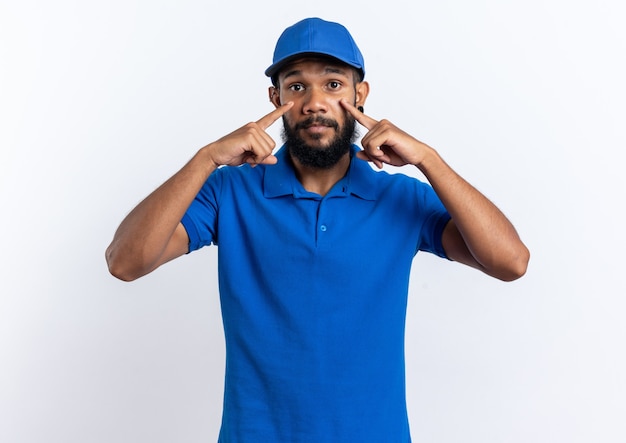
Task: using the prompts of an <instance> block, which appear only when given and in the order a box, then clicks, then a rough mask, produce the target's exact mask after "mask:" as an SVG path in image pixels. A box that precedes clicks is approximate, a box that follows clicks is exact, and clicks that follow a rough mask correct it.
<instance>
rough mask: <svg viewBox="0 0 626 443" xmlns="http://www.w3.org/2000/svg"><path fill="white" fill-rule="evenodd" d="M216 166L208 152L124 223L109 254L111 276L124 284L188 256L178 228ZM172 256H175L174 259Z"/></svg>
mask: <svg viewBox="0 0 626 443" xmlns="http://www.w3.org/2000/svg"><path fill="white" fill-rule="evenodd" d="M215 169H216V165H215V164H214V163H213V162H212V161H211V160H210V159H209V156H208V155H207V152H206V148H203V149H201V150H200V151H198V153H197V154H196V155H195V156H194V157H193V158H192V159H191V160H190V161H189V162H188V163H187V164H186V165H185V166H184V167H183V168H182V169H181V170H180V171H178V172H177V173H176V174H174V175H173V176H172V177H171V178H170V179H169V180H167V181H166V182H165V183H163V184H162V185H161V186H159V187H158V188H157V189H156V190H155V191H153V192H152V193H151V194H150V195H149V196H148V197H146V198H145V199H144V200H143V201H142V202H141V203H139V205H137V206H136V207H135V208H134V209H133V210H132V211H131V212H130V213H129V214H128V215H127V216H126V218H125V219H124V220H123V221H122V223H121V224H120V226H119V228H118V229H117V231H116V232H115V236H114V238H113V241H112V242H111V244H110V245H109V247H108V248H107V251H106V260H107V264H108V266H109V270H110V272H111V273H112V274H113V275H115V276H116V277H118V278H120V279H122V280H134V279H136V278H139V277H141V276H142V275H145V274H147V273H149V272H151V271H152V270H153V269H155V268H156V267H158V266H159V265H161V264H162V263H164V262H165V261H167V260H169V259H172V258H174V257H173V256H175V255H182V254H183V253H185V252H186V250H185V247H186V245H184V244H181V243H182V241H181V240H177V242H178V243H177V244H170V242H171V240H172V236H173V235H174V232H175V230H176V227H177V226H178V224H179V223H180V220H181V219H182V217H183V215H184V214H185V211H186V210H187V208H189V205H190V204H191V202H192V201H193V199H194V197H195V196H196V194H197V193H198V192H199V190H200V188H201V187H202V185H203V184H204V182H205V181H206V180H207V178H208V177H209V175H210V174H211V173H212V172H213V171H214V170H215ZM166 253H167V255H168V256H165V255H164V254H166ZM172 255H173V256H172Z"/></svg>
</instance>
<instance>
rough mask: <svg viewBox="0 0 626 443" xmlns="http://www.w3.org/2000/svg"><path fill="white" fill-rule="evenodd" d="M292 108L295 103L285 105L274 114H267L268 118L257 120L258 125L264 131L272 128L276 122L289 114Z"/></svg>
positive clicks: (275, 110)
mask: <svg viewBox="0 0 626 443" xmlns="http://www.w3.org/2000/svg"><path fill="white" fill-rule="evenodd" d="M292 106H293V102H287V103H285V104H284V105H282V106H279V107H278V108H276V109H274V110H273V111H272V112H270V113H269V114H267V115H266V116H264V117H261V118H260V119H259V120H257V124H258V125H259V126H260V127H261V128H263V130H266V129H267V128H269V127H270V126H272V124H274V122H275V121H276V120H278V119H279V118H280V117H282V116H283V114H284V113H285V112H287V111H288V110H289V109H290V108H291V107H292Z"/></svg>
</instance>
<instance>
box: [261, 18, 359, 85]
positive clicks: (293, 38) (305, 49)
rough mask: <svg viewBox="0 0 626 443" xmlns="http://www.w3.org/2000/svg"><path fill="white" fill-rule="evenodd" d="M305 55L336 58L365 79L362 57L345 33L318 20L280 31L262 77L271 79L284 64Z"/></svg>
mask: <svg viewBox="0 0 626 443" xmlns="http://www.w3.org/2000/svg"><path fill="white" fill-rule="evenodd" d="M306 55H324V56H328V57H333V58H336V59H337V60H339V61H342V62H343V63H346V64H347V65H350V66H352V67H353V68H356V69H357V70H359V71H360V72H361V76H362V77H363V76H365V62H364V61H363V55H362V54H361V51H359V48H358V47H357V45H356V43H355V41H354V39H353V38H352V36H351V35H350V33H349V32H348V30H347V29H346V28H345V27H344V26H343V25H340V24H339V23H333V22H327V21H325V20H322V19H320V18H306V19H304V20H302V21H299V22H298V23H296V24H295V25H293V26H290V27H288V28H287V29H285V30H284V31H283V33H282V34H281V36H280V37H279V39H278V42H277V43H276V48H275V49H274V58H273V63H272V66H270V67H269V68H267V69H266V70H265V75H267V76H268V77H274V75H276V74H277V73H278V71H280V70H281V69H282V68H283V66H285V64H287V63H289V62H291V61H293V60H295V59H297V58H300V57H303V56H306Z"/></svg>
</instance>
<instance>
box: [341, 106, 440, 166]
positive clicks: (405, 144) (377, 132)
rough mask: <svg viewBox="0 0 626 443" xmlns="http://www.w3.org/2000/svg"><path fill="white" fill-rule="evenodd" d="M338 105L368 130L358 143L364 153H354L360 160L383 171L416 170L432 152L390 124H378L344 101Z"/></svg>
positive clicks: (382, 122) (387, 122)
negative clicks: (409, 167)
mask: <svg viewBox="0 0 626 443" xmlns="http://www.w3.org/2000/svg"><path fill="white" fill-rule="evenodd" d="M341 105H342V106H343V107H344V109H345V110H346V111H348V112H349V113H350V115H352V117H354V119H355V120H356V121H358V122H359V123H360V124H361V125H363V126H364V127H365V128H366V129H367V130H368V133H367V134H365V136H364V137H363V139H362V140H361V145H362V146H363V150H362V151H359V152H358V153H357V157H358V158H360V159H361V160H365V161H370V162H373V163H374V164H375V165H376V166H377V167H378V168H382V167H383V164H384V163H386V164H388V165H392V166H404V165H415V166H418V167H419V166H420V164H421V163H422V161H423V159H424V157H425V156H426V154H428V153H429V152H431V151H432V148H430V147H429V146H428V145H426V144H424V143H422V142H420V141H419V140H416V139H415V138H413V137H412V136H410V135H409V134H407V133H406V132H404V131H402V130H401V129H399V128H398V127H396V126H394V125H393V124H392V123H391V122H389V121H387V120H381V121H377V120H374V119H373V118H371V117H369V116H367V115H365V114H364V113H362V112H361V111H359V110H358V109H357V108H355V107H354V106H353V105H351V104H350V103H349V102H348V101H347V100H346V99H342V100H341Z"/></svg>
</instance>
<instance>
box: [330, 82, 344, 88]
mask: <svg viewBox="0 0 626 443" xmlns="http://www.w3.org/2000/svg"><path fill="white" fill-rule="evenodd" d="M328 87H329V88H330V89H339V88H340V87H341V83H339V82H330V83H329V84H328Z"/></svg>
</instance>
